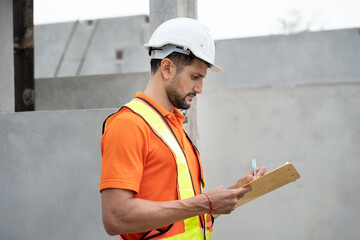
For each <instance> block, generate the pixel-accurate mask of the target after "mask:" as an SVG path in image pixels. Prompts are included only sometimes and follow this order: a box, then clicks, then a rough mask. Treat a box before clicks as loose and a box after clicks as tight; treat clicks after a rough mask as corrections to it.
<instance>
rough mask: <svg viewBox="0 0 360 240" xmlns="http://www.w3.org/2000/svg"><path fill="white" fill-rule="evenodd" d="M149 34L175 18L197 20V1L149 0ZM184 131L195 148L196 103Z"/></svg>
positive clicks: (194, 102) (196, 138) (196, 137)
mask: <svg viewBox="0 0 360 240" xmlns="http://www.w3.org/2000/svg"><path fill="white" fill-rule="evenodd" d="M149 2H150V14H149V16H150V33H152V32H153V31H154V30H155V29H156V28H157V27H158V26H159V25H160V24H161V23H163V22H165V21H167V20H169V19H172V18H176V17H188V18H194V19H197V0H150V1H149ZM186 115H187V121H186V122H185V124H184V128H185V131H186V132H187V133H188V135H189V137H190V138H191V140H192V141H193V143H194V144H195V145H196V146H197V145H198V144H197V143H198V140H199V134H198V124H197V101H196V99H195V100H194V101H193V102H192V104H191V108H190V109H189V111H187V113H186Z"/></svg>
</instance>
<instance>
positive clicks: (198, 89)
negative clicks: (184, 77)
mask: <svg viewBox="0 0 360 240" xmlns="http://www.w3.org/2000/svg"><path fill="white" fill-rule="evenodd" d="M202 88H203V80H201V81H199V82H197V83H196V84H195V86H194V92H196V93H197V94H201V93H202Z"/></svg>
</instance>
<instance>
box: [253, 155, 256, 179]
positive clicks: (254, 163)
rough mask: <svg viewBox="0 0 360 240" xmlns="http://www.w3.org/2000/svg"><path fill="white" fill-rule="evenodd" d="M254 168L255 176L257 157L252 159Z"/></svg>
mask: <svg viewBox="0 0 360 240" xmlns="http://www.w3.org/2000/svg"><path fill="white" fill-rule="evenodd" d="M252 168H253V170H254V176H255V177H256V159H255V158H254V159H253V160H252Z"/></svg>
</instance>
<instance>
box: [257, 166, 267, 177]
mask: <svg viewBox="0 0 360 240" xmlns="http://www.w3.org/2000/svg"><path fill="white" fill-rule="evenodd" d="M256 172H257V173H256V177H261V176H262V175H264V174H265V173H266V167H260V168H258V169H256Z"/></svg>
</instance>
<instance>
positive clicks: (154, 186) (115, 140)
mask: <svg viewBox="0 0 360 240" xmlns="http://www.w3.org/2000/svg"><path fill="white" fill-rule="evenodd" d="M136 97H140V98H143V99H145V100H147V101H148V102H149V103H151V104H152V105H153V106H154V107H155V108H157V109H158V110H159V112H160V113H161V114H162V115H163V116H164V117H165V118H166V120H167V121H168V122H169V124H170V126H171V128H172V130H173V131H174V133H175V135H176V137H177V138H178V139H179V141H180V143H181V145H182V147H183V149H184V152H185V155H186V158H187V161H188V165H189V168H190V171H191V176H192V180H193V183H194V187H195V190H196V194H201V190H200V184H201V183H200V176H203V173H202V166H201V162H200V159H199V161H198V159H197V155H196V154H197V153H196V152H195V151H194V148H193V147H192V144H191V143H190V141H189V140H188V139H187V137H186V135H185V133H184V131H183V121H184V119H185V117H184V116H183V115H182V114H181V113H180V112H179V111H178V110H177V109H174V111H173V113H170V112H168V111H166V110H165V109H163V108H162V107H161V106H160V105H159V104H157V103H156V102H155V101H153V100H152V99H151V98H150V97H148V96H147V95H146V94H144V93H141V92H139V93H137V94H136ZM101 154H102V157H103V162H102V169H101V182H100V191H102V190H104V189H106V188H120V189H127V190H131V191H133V192H134V197H135V198H142V199H147V200H152V201H168V200H176V199H177V191H176V190H177V172H176V171H177V170H176V161H175V158H174V156H173V155H172V153H171V151H170V149H169V148H168V147H167V146H166V145H165V144H164V143H163V142H162V141H161V140H160V139H159V138H158V137H157V136H156V135H155V134H154V133H153V132H152V130H151V128H150V127H149V125H148V124H147V123H146V122H145V121H144V120H143V119H142V117H140V116H139V115H137V114H136V113H134V112H132V111H131V110H129V109H128V108H126V107H124V108H122V109H121V110H120V111H119V112H117V113H115V116H114V117H113V118H112V121H111V123H109V124H108V123H107V124H106V125H105V131H104V134H103V137H102V141H101Z"/></svg>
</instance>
